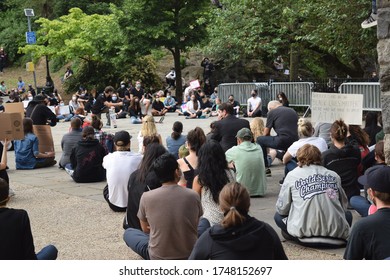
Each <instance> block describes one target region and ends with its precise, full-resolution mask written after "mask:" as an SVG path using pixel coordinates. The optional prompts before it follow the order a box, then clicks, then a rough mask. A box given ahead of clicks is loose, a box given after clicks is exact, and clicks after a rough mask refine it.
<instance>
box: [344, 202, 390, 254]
mask: <svg viewBox="0 0 390 280" xmlns="http://www.w3.org/2000/svg"><path fill="white" fill-rule="evenodd" d="M389 236H390V208H381V209H378V211H377V212H376V213H374V214H372V215H369V216H367V217H365V218H364V219H361V220H359V221H357V222H356V223H355V224H354V226H353V227H352V231H351V234H350V235H349V238H348V244H347V248H346V249H345V253H344V259H346V260H362V259H363V258H364V259H366V260H383V259H385V258H388V257H390V242H389Z"/></svg>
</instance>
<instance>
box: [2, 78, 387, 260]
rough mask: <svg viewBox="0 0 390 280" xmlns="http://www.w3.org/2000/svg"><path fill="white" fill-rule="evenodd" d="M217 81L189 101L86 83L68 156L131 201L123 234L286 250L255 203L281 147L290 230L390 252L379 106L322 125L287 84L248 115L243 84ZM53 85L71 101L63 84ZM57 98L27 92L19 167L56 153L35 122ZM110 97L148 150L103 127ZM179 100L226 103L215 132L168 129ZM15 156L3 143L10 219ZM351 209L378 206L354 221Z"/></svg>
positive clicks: (234, 252)
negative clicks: (164, 131) (164, 125)
mask: <svg viewBox="0 0 390 280" xmlns="http://www.w3.org/2000/svg"><path fill="white" fill-rule="evenodd" d="M123 85H124V87H123ZM216 91H217V88H216V89H215V92H214V93H213V94H212V95H211V96H209V97H208V96H207V95H205V93H204V92H202V91H197V90H192V91H189V92H188V94H187V95H185V96H184V98H185V100H187V102H186V103H185V104H183V105H182V106H181V107H179V106H177V102H176V101H175V99H174V97H173V96H171V95H170V94H168V95H165V93H164V91H158V92H157V93H156V94H155V95H154V96H153V95H152V94H150V92H149V93H145V91H144V90H143V89H142V87H141V82H137V83H136V86H135V87H134V88H131V89H130V90H128V89H127V88H126V85H125V84H124V83H123V84H121V87H120V88H119V89H117V90H115V89H114V88H113V87H111V86H108V87H106V88H105V90H104V92H103V93H102V94H100V95H98V96H97V97H96V98H94V97H91V96H92V95H90V94H89V93H88V92H87V91H86V90H85V89H82V88H80V90H79V91H78V92H77V93H76V94H74V95H73V96H72V100H71V101H70V102H69V104H70V105H69V106H75V107H74V108H73V109H72V113H71V114H72V116H71V117H70V118H69V120H70V130H69V132H68V133H66V134H65V135H64V136H63V138H62V141H61V147H62V150H63V153H62V157H61V159H60V161H59V167H60V168H63V169H65V170H66V172H67V173H68V174H69V175H70V176H71V178H72V179H73V180H74V181H75V182H80V183H86V182H99V181H106V182H107V185H106V187H105V188H104V190H103V197H104V199H105V200H106V201H107V203H108V206H109V208H110V209H111V210H112V211H115V212H124V213H125V214H124V221H123V227H124V229H125V232H124V237H123V238H124V241H125V243H126V244H127V245H128V246H129V247H130V248H131V249H132V250H133V251H135V252H136V253H138V254H139V255H140V256H142V257H143V258H144V259H188V258H189V259H287V256H286V254H285V252H284V250H283V247H282V245H281V241H280V239H279V237H278V236H277V234H276V232H275V230H273V228H272V227H271V226H270V225H268V224H267V223H265V222H262V221H259V220H257V219H256V218H254V217H251V216H250V215H249V210H250V209H249V208H250V198H256V197H263V196H266V195H267V180H266V177H267V176H272V175H271V169H270V167H271V166H272V164H273V162H274V161H275V159H276V158H278V159H279V160H280V161H281V162H282V163H283V164H284V165H285V174H284V178H281V181H280V186H281V189H280V193H279V197H278V199H277V201H276V202H275V203H276V213H275V217H274V220H275V223H276V225H277V226H278V227H280V229H281V232H282V235H283V236H284V237H285V238H286V239H289V240H292V241H293V242H297V243H299V244H301V245H304V246H309V247H332V248H333V247H345V246H346V247H347V249H346V251H345V252H346V253H345V256H344V257H345V258H346V259H362V258H366V259H384V258H387V257H390V249H389V247H390V246H389V245H388V244H389V242H388V241H387V237H388V233H389V232H390V223H389V219H390V216H389V214H387V212H389V208H390V199H389V197H390V168H387V167H386V166H385V164H384V151H383V142H381V141H380V140H378V139H377V136H378V137H379V138H380V133H381V130H380V127H379V126H378V125H377V124H378V121H379V120H378V116H377V114H376V113H372V112H371V113H369V114H367V116H366V128H364V129H362V128H360V126H356V125H347V124H345V123H344V122H343V120H335V121H334V122H333V123H331V124H329V125H327V126H323V129H322V131H321V134H320V135H319V136H316V134H315V133H316V129H315V128H313V125H312V123H311V122H310V120H308V119H304V118H299V117H298V114H297V113H296V112H295V110H294V109H292V108H290V107H289V102H288V100H287V97H286V95H285V94H284V93H283V94H282V93H280V94H279V95H278V100H273V101H270V102H269V103H268V115H267V120H266V123H265V124H264V121H263V119H262V118H261V116H262V115H261V111H262V110H261V98H260V97H259V96H258V94H257V92H256V91H252V96H251V97H250V98H249V99H248V107H247V111H246V115H247V116H248V117H252V119H250V121H248V120H247V119H245V118H240V117H237V112H239V110H240V104H238V103H237V102H236V101H234V97H233V96H230V97H229V99H228V100H226V102H224V103H222V102H221V100H220V99H219V97H218V94H217V92H216ZM53 96H54V97H53V98H55V99H56V100H57V102H58V104H60V103H61V102H63V101H60V95H59V94H58V93H57V94H53ZM61 100H62V99H61ZM51 102H52V101H50V98H49V97H48V96H43V95H35V96H33V99H32V101H30V103H29V104H28V106H27V108H26V118H25V119H24V120H23V124H24V134H25V138H24V139H23V140H16V141H14V147H15V158H16V168H17V169H34V168H42V167H47V166H52V165H54V164H56V162H55V160H54V153H41V152H40V151H39V149H38V139H37V137H36V136H35V135H34V133H33V130H32V127H33V125H43V124H50V125H55V124H56V122H57V120H58V116H56V115H55V114H54V113H53V112H52V111H51V110H50V109H49V108H48V107H47V105H49V104H53V103H51ZM91 102H92V103H91ZM56 106H57V105H56ZM110 109H112V110H114V112H115V114H116V117H126V116H127V115H129V116H130V119H131V123H132V124H138V123H140V124H141V126H140V131H139V133H138V135H136V138H137V141H138V151H131V150H130V147H131V139H132V136H131V135H130V134H129V133H128V132H127V131H125V130H122V131H119V132H116V133H115V134H114V135H108V134H107V133H105V132H103V131H102V128H103V122H102V120H101V114H102V113H106V114H107V120H108V122H109V121H110V115H109V114H112V112H110ZM88 112H91V113H92V114H91V117H90V118H89V117H88V116H87V114H88ZM168 112H172V113H179V115H185V116H186V117H187V118H202V117H209V116H211V115H212V114H213V112H215V115H216V116H217V118H216V121H215V122H212V123H211V125H210V132H209V133H207V135H206V134H205V132H204V131H203V129H202V128H200V127H195V128H193V129H191V130H190V131H188V133H187V135H183V123H182V122H180V121H176V122H174V124H173V127H172V134H171V135H170V136H168V137H167V138H166V139H164V140H165V141H164V140H163V139H162V136H161V134H160V133H159V132H158V131H157V127H156V125H155V122H156V120H155V119H154V117H159V118H160V120H161V117H163V116H164V115H165V114H166V113H168ZM53 116H54V117H53ZM65 119H66V120H68V118H67V117H65ZM317 125H318V124H317ZM271 130H274V131H275V134H274V133H272V134H271ZM329 139H330V140H329ZM329 141H330V142H329ZM5 144H7V140H5ZM165 147H166V148H165ZM5 154H6V153H5ZM4 160H5V162H4ZM4 164H5V166H6V165H7V163H6V155H4V153H3V154H2V162H1V165H0V171H2V172H0V175H1V178H3V179H4V180H1V181H0V221H2V220H3V219H10V218H9V217H8V216H5V214H3V212H5V210H3V209H8V208H6V207H5V205H6V203H7V202H8V200H9V196H10V189H9V183H8V182H9V179H8V176H6V174H7V173H6V171H5V168H4ZM379 166H380V167H381V168H380V167H379ZM361 194H363V195H361ZM351 209H356V210H357V211H358V212H359V213H360V214H361V215H362V216H372V217H370V218H369V219H368V218H367V220H366V221H367V222H364V219H362V220H361V222H359V226H356V227H353V228H352V230H351V225H352V214H351V212H350V210H351ZM369 214H371V215H369ZM24 215H26V213H24ZM15 219H16V218H15ZM381 222H382V223H384V224H381V226H380V227H379V226H377V227H376V228H374V229H373V228H371V227H372V226H374V225H377V224H378V223H381ZM7 223H8V224H9V223H11V222H10V221H7ZM1 226H2V225H1V222H0V227H1ZM26 227H27V225H26ZM16 230H18V229H16V228H15V231H16ZM30 231H31V230H30ZM359 231H360V232H364V235H362V234H360V232H359ZM1 232H3V230H2V229H1V228H0V236H2V234H4V233H1ZM373 239H374V240H373ZM29 242H30V243H29V244H30V245H29V246H31V242H32V240H31V241H29ZM1 243H2V242H0V244H1ZM0 246H2V245H0ZM362 247H363V248H362ZM1 248H2V249H1V250H0V256H1V258H6V259H7V258H34V259H35V258H38V259H39V258H40V257H38V256H37V255H35V253H34V254H28V255H26V254H19V255H17V254H16V253H13V254H10V255H7V254H8V252H9V250H10V248H9V247H7V248H5V249H4V250H5V251H4V252H3V247H1ZM30 249H31V248H30ZM20 250H21V251H22V249H20ZM23 250H24V249H23ZM49 250H52V251H50V254H48V255H49V257H47V256H46V257H45V258H53V256H54V255H55V256H56V249H55V248H53V247H49ZM30 253H31V252H30Z"/></svg>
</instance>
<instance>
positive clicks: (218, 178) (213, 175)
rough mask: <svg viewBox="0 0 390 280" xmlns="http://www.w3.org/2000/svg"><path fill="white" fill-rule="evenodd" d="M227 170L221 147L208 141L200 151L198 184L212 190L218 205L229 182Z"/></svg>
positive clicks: (213, 141) (215, 142) (214, 142)
mask: <svg viewBox="0 0 390 280" xmlns="http://www.w3.org/2000/svg"><path fill="white" fill-rule="evenodd" d="M227 170H228V165H227V161H226V157H225V153H224V151H223V149H222V147H221V145H220V144H219V143H218V142H217V141H215V140H210V141H207V142H206V143H205V144H204V145H203V146H202V147H201V148H200V150H199V156H198V182H199V184H200V185H202V187H203V188H208V189H209V190H210V192H211V194H212V196H213V200H214V201H215V202H216V203H218V196H219V193H220V191H221V190H222V188H223V186H225V185H226V184H227V183H228V182H229V178H228V176H227V174H226V171H227Z"/></svg>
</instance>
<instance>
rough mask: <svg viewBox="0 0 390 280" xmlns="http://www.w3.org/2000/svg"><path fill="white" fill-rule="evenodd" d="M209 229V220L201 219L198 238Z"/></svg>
mask: <svg viewBox="0 0 390 280" xmlns="http://www.w3.org/2000/svg"><path fill="white" fill-rule="evenodd" d="M209 227H211V225H210V222H209V220H207V219H206V218H203V217H201V218H200V219H199V223H198V237H200V236H201V235H202V234H203V233H204V232H205V231H206V230H207V229H208V228H209Z"/></svg>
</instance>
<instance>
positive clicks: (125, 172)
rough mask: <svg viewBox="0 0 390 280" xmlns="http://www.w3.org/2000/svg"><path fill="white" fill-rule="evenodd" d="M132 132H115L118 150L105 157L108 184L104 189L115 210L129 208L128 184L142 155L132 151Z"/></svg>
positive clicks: (105, 195) (115, 142) (104, 163)
mask: <svg viewBox="0 0 390 280" xmlns="http://www.w3.org/2000/svg"><path fill="white" fill-rule="evenodd" d="M130 138H131V136H130V134H129V133H128V132H127V131H124V130H122V131H119V132H117V133H115V136H114V144H115V147H116V151H115V152H113V153H110V154H108V155H106V156H105V157H104V158H103V167H104V168H105V169H106V171H107V172H106V176H107V186H106V187H105V188H104V190H103V196H104V199H105V200H106V201H107V203H108V205H109V206H110V208H111V209H112V210H113V211H115V212H125V211H126V208H127V199H128V190H127V184H128V182H129V178H130V175H131V174H132V173H133V172H134V171H135V170H137V169H138V167H139V165H140V163H141V160H142V155H141V154H139V153H134V152H131V151H130V144H131V143H130Z"/></svg>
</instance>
